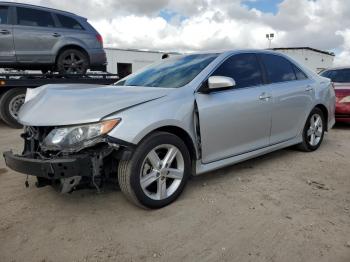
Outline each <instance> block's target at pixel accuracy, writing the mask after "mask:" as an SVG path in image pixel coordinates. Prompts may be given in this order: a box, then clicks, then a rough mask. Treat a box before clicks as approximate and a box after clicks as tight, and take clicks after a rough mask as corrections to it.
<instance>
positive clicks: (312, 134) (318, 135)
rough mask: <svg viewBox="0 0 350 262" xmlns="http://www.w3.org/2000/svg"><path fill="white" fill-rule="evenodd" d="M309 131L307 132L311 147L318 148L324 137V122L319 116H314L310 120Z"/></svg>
mask: <svg viewBox="0 0 350 262" xmlns="http://www.w3.org/2000/svg"><path fill="white" fill-rule="evenodd" d="M309 125H310V126H309V129H308V130H307V140H308V143H309V144H310V145H311V146H317V145H318V144H319V143H320V141H321V139H322V135H323V122H322V117H321V116H320V115H319V114H313V115H312V116H311V118H310V123H309Z"/></svg>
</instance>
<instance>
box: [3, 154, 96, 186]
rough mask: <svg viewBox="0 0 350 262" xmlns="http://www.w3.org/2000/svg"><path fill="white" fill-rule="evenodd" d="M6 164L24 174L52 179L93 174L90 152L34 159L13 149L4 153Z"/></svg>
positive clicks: (90, 175)
mask: <svg viewBox="0 0 350 262" xmlns="http://www.w3.org/2000/svg"><path fill="white" fill-rule="evenodd" d="M3 155H4V159H5V162H6V165H7V166H8V167H9V168H11V169H13V170H15V171H17V172H19V173H23V174H27V175H32V176H36V177H41V178H46V179H50V180H54V179H62V178H69V177H74V176H82V177H83V176H86V177H92V176H93V161H92V159H91V156H89V155H88V154H83V155H77V156H74V157H69V158H58V159H33V158H29V157H26V156H19V155H14V154H13V153H12V152H11V151H7V152H5V153H4V154H3Z"/></svg>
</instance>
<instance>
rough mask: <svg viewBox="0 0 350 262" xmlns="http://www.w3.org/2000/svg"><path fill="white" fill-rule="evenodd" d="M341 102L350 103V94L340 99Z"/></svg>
mask: <svg viewBox="0 0 350 262" xmlns="http://www.w3.org/2000/svg"><path fill="white" fill-rule="evenodd" d="M339 103H350V96H346V97H343V98H342V99H340V100H339Z"/></svg>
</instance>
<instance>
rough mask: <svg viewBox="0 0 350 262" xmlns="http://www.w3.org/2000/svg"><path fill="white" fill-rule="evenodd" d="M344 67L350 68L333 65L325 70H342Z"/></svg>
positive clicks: (348, 67)
mask: <svg viewBox="0 0 350 262" xmlns="http://www.w3.org/2000/svg"><path fill="white" fill-rule="evenodd" d="M342 69H350V66H338V67H331V68H327V69H325V70H324V71H323V72H325V71H330V70H342Z"/></svg>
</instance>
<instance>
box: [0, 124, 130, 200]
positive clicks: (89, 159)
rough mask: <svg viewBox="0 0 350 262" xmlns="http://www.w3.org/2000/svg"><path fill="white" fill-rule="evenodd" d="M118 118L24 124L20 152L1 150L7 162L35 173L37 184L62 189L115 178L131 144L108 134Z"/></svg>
mask: <svg viewBox="0 0 350 262" xmlns="http://www.w3.org/2000/svg"><path fill="white" fill-rule="evenodd" d="M119 122H120V120H119V119H118V120H113V121H112V120H109V121H104V122H99V123H94V124H89V125H82V126H70V127H25V129H24V131H25V132H24V133H23V134H22V135H21V136H22V138H23V139H24V150H23V153H22V155H15V154H13V153H12V151H8V152H5V153H4V158H5V162H6V165H7V166H8V167H9V168H11V169H13V170H15V171H17V172H20V173H23V174H27V175H32V176H36V177H37V183H36V186H37V187H43V186H46V185H51V186H53V187H55V188H57V189H58V190H59V191H60V192H62V193H69V192H72V191H74V190H77V189H79V188H86V187H94V188H96V189H97V190H98V191H99V190H100V187H101V186H102V184H103V182H104V181H107V180H116V172H117V164H118V160H119V159H127V158H128V157H130V155H131V152H132V145H129V144H127V143H124V142H123V141H119V140H116V139H114V138H112V137H109V136H108V135H107V133H108V132H109V131H110V130H112V129H113V128H114V127H115V126H116V125H117V124H118V123H119Z"/></svg>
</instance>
